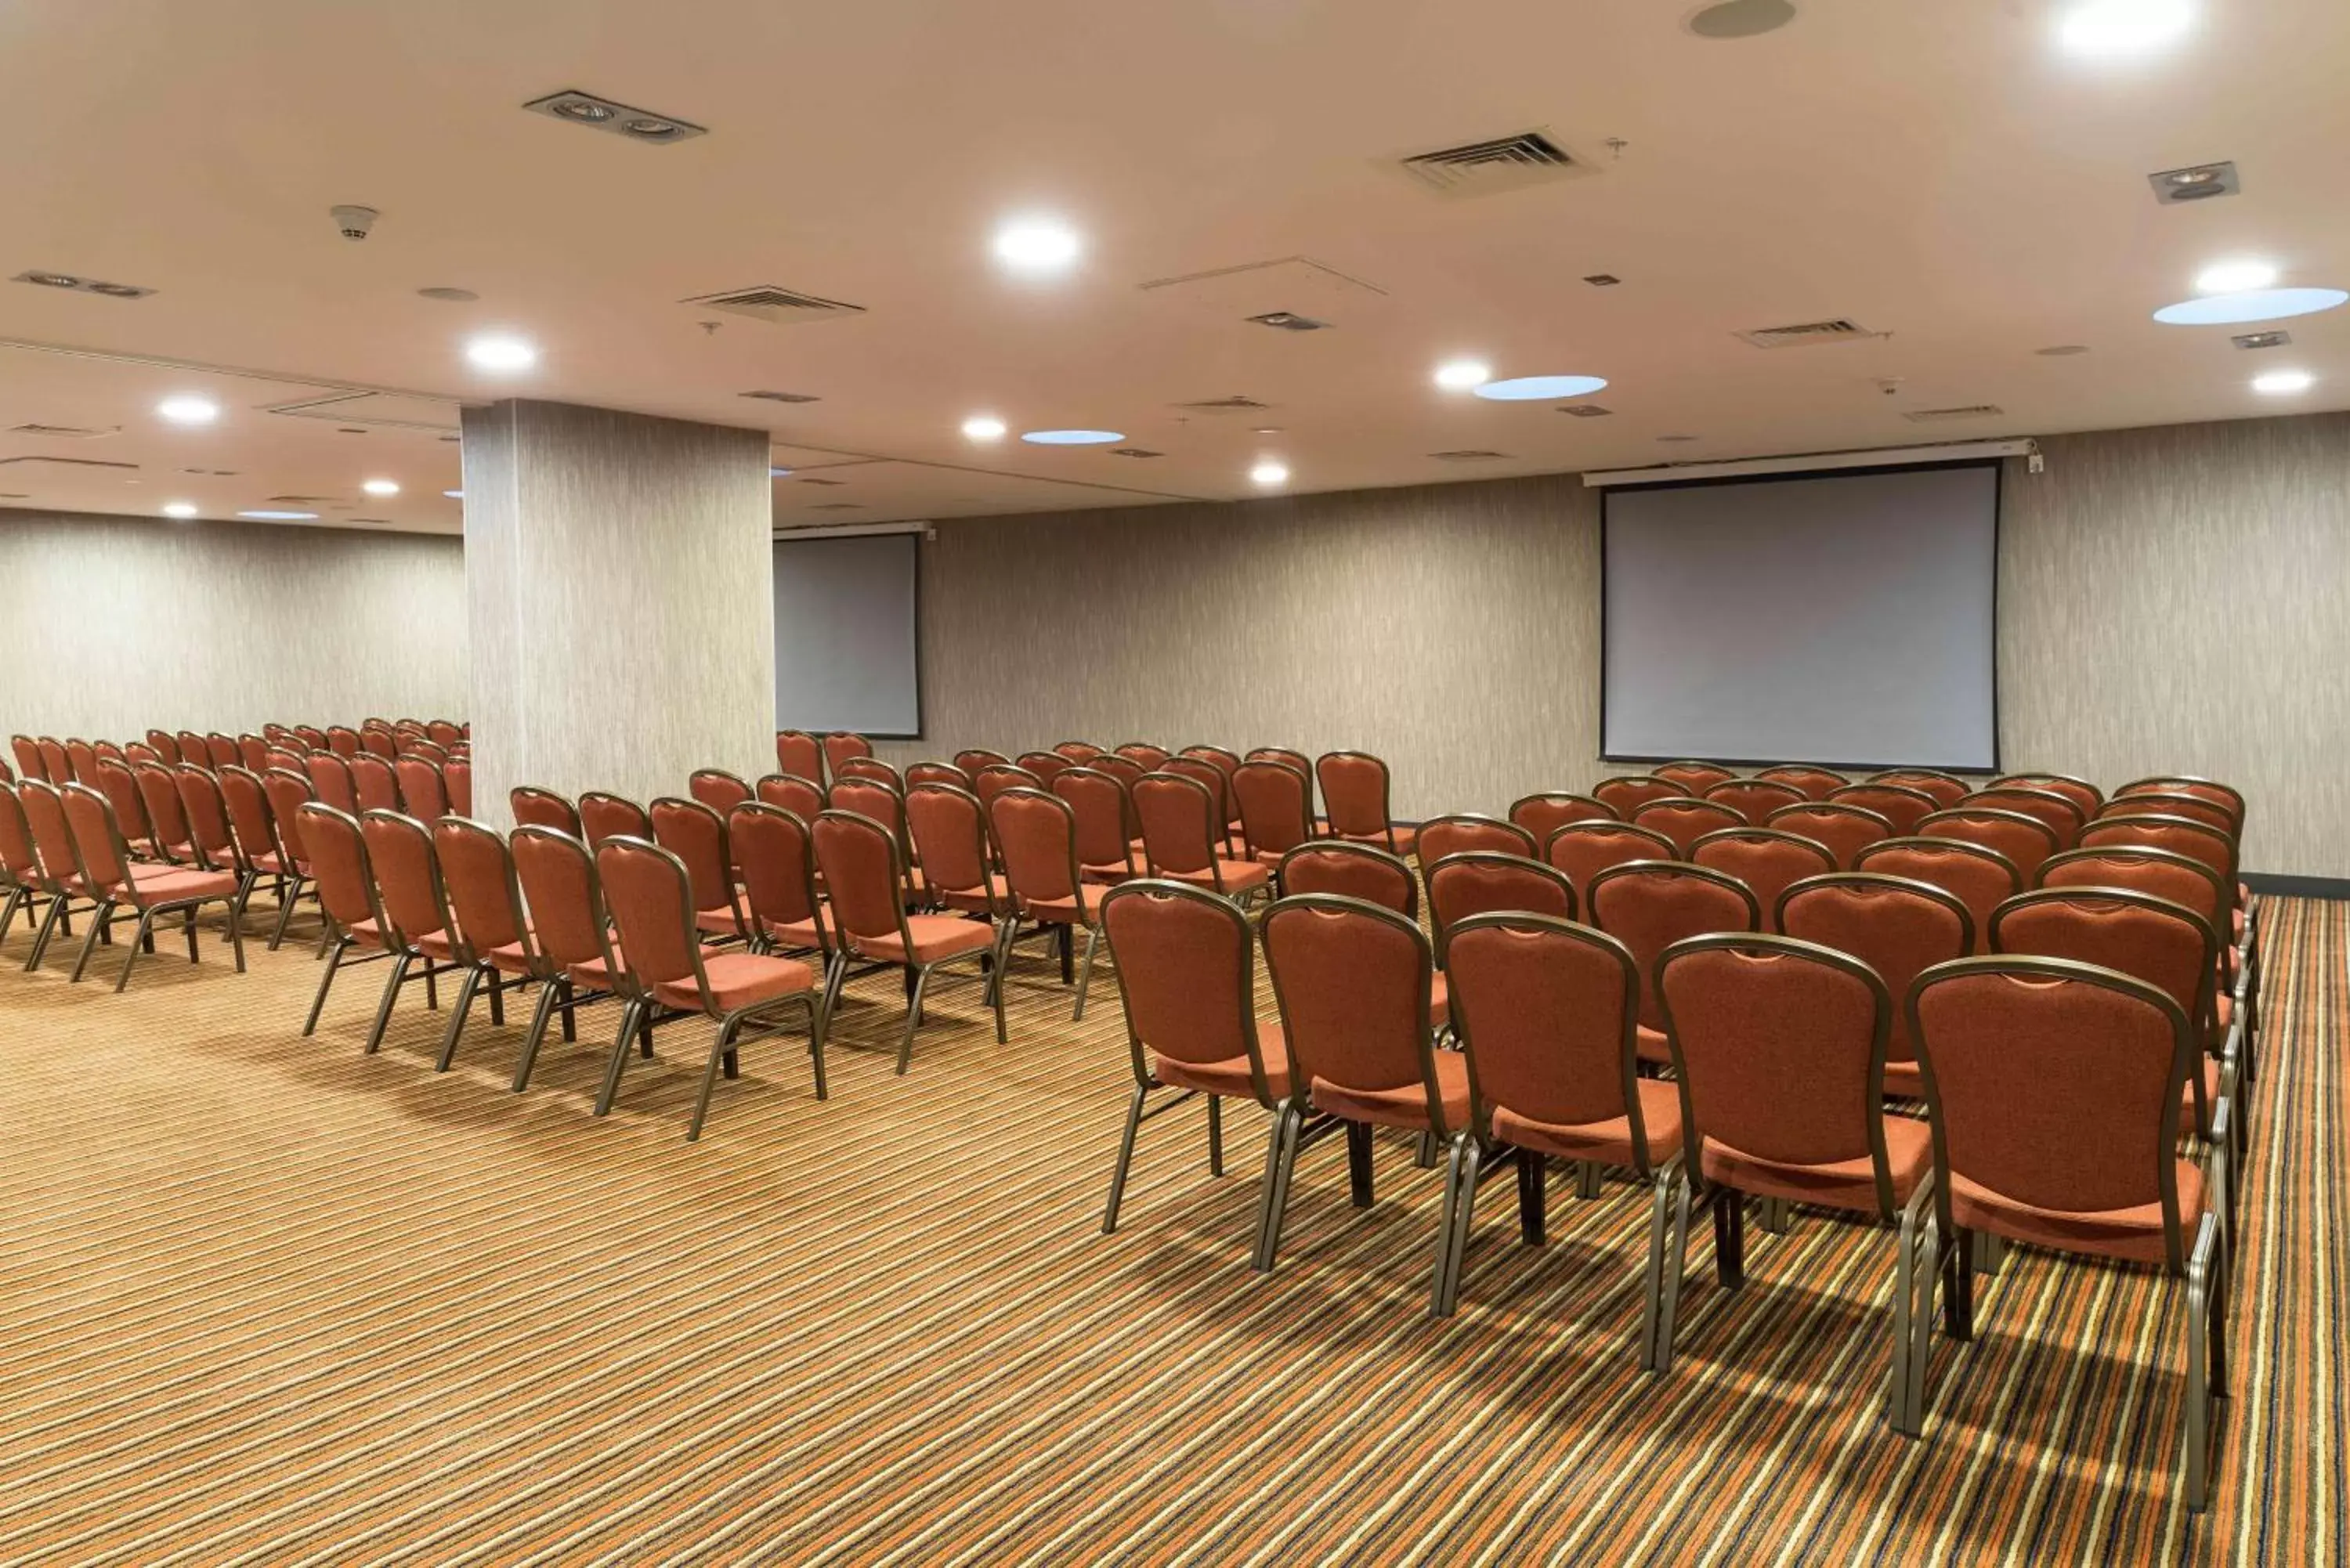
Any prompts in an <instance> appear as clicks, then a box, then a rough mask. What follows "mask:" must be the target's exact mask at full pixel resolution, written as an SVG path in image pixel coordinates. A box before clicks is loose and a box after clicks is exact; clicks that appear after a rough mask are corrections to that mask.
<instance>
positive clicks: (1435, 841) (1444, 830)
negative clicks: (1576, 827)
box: [1419, 811, 1542, 867]
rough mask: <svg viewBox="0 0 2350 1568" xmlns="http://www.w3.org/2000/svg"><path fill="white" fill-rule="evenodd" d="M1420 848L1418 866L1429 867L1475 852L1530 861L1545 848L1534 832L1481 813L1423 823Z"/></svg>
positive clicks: (1431, 818)
mask: <svg viewBox="0 0 2350 1568" xmlns="http://www.w3.org/2000/svg"><path fill="white" fill-rule="evenodd" d="M1541 847H1542V846H1541V845H1540V844H1538V843H1536V842H1535V840H1534V835H1533V834H1532V833H1531V832H1529V831H1528V830H1526V829H1525V828H1523V827H1520V826H1518V825H1517V824H1516V823H1514V822H1504V821H1503V820H1502V819H1501V818H1500V817H1498V816H1487V815H1483V814H1482V813H1481V812H1473V811H1456V812H1452V813H1451V814H1449V815H1444V816H1431V817H1430V818H1429V819H1428V820H1427V821H1426V822H1423V823H1421V824H1420V825H1419V863H1420V865H1422V866H1423V867H1426V866H1432V865H1434V864H1435V863H1436V862H1437V861H1439V860H1441V859H1443V858H1444V857H1447V856H1450V855H1465V854H1467V853H1469V852H1470V851H1471V850H1472V849H1483V850H1490V851H1492V853H1493V854H1496V855H1523V856H1524V857H1527V858H1529V859H1531V858H1533V857H1534V853H1535V852H1536V851H1537V850H1539V849H1540V848H1541Z"/></svg>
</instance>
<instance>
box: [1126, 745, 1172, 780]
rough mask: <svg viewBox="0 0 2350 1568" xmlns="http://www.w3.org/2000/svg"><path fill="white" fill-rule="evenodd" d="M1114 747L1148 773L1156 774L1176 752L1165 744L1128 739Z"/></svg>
mask: <svg viewBox="0 0 2350 1568" xmlns="http://www.w3.org/2000/svg"><path fill="white" fill-rule="evenodd" d="M1114 749H1115V750H1116V751H1117V753H1118V755H1119V756H1121V757H1124V758H1125V759H1126V760H1127V761H1128V762H1130V763H1135V764H1136V765H1137V766H1139V767H1140V768H1141V769H1142V771H1143V772H1144V773H1147V774H1155V773H1157V772H1158V771H1159V769H1160V768H1162V767H1165V766H1166V765H1167V759H1168V758H1170V757H1171V756H1173V755H1174V754H1175V753H1173V752H1170V751H1169V750H1168V749H1167V748H1166V747H1164V746H1154V745H1152V744H1151V743H1150V742H1149V741H1128V742H1125V743H1124V744H1123V745H1120V746H1118V747H1116V748H1114Z"/></svg>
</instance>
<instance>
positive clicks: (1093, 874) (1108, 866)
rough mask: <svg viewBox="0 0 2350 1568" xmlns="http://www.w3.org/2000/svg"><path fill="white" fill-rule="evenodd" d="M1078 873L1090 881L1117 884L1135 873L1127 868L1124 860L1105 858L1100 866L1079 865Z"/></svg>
mask: <svg viewBox="0 0 2350 1568" xmlns="http://www.w3.org/2000/svg"><path fill="white" fill-rule="evenodd" d="M1077 875H1078V876H1080V877H1084V878H1085V879H1086V880H1087V881H1088V882H1106V883H1111V884H1116V883H1119V882H1123V881H1126V880H1128V878H1129V877H1132V876H1133V875H1134V873H1133V872H1132V871H1130V870H1128V869H1127V865H1126V862H1125V861H1123V860H1105V861H1103V862H1102V863H1101V864H1100V865H1098V866H1079V867H1077Z"/></svg>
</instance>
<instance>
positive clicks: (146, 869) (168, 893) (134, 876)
mask: <svg viewBox="0 0 2350 1568" xmlns="http://www.w3.org/2000/svg"><path fill="white" fill-rule="evenodd" d="M129 870H130V890H131V895H132V901H133V902H135V903H139V904H179V903H185V902H187V901H189V900H191V899H195V898H227V897H229V896H230V895H231V894H233V893H234V892H235V891H236V874H235V873H234V872H233V871H197V870H192V869H191V868H190V867H185V866H133V867H129Z"/></svg>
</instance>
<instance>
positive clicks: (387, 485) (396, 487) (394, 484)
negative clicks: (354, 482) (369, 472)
mask: <svg viewBox="0 0 2350 1568" xmlns="http://www.w3.org/2000/svg"><path fill="white" fill-rule="evenodd" d="M359 488H360V489H361V490H364V491H366V492H367V493H369V495H397V494H399V493H400V481H398V480H396V479H370V480H369V481H367V482H366V483H363V484H361V485H360V486H359Z"/></svg>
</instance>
